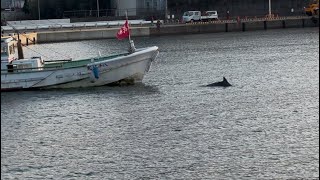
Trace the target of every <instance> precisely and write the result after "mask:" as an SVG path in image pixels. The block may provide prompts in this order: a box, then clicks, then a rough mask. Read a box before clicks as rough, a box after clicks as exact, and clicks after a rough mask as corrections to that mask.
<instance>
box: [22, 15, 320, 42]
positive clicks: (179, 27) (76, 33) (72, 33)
mask: <svg viewBox="0 0 320 180" xmlns="http://www.w3.org/2000/svg"><path fill="white" fill-rule="evenodd" d="M304 27H319V18H310V17H301V18H291V19H288V18H278V19H264V18H261V19H241V20H239V21H236V20H224V21H213V22H198V23H189V24H171V25H170V24H166V25H160V28H157V27H156V26H151V27H143V26H141V27H132V28H131V36H132V37H138V36H161V35H174V34H196V33H217V32H237V31H256V30H269V29H283V28H304ZM118 30H119V28H103V29H102V28H96V29H74V30H70V29H68V30H59V31H58V30H52V31H45V32H38V33H36V35H34V34H33V35H32V38H33V39H34V40H35V41H36V43H47V42H61V41H77V40H91V39H108V38H115V36H116V33H117V31H118ZM27 35H28V34H27ZM23 38H25V40H24V39H23ZM26 42H27V41H26V37H22V43H23V44H26ZM29 43H30V40H29Z"/></svg>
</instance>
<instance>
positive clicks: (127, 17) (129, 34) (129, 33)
mask: <svg viewBox="0 0 320 180" xmlns="http://www.w3.org/2000/svg"><path fill="white" fill-rule="evenodd" d="M126 20H127V22H128V31H129V42H130V43H131V35H130V26H129V21H128V10H126Z"/></svg>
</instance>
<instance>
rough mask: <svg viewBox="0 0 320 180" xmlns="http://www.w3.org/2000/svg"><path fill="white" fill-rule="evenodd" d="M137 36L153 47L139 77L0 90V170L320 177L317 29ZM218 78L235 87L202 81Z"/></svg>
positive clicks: (81, 44)
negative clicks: (152, 57)
mask: <svg viewBox="0 0 320 180" xmlns="http://www.w3.org/2000/svg"><path fill="white" fill-rule="evenodd" d="M133 40H134V41H135V45H136V47H137V48H139V47H145V46H153V45H156V46H158V47H159V49H160V54H159V56H158V58H157V60H156V61H155V62H154V64H152V67H151V69H150V71H149V72H148V73H147V74H146V76H145V78H144V80H143V83H141V84H136V85H132V86H120V87H119V86H112V87H109V86H104V87H96V88H79V89H67V90H48V91H45V90H41V91H18V92H2V93H1V179H15V178H16V179H319V29H318V28H299V29H279V30H267V31H254V32H234V33H231V32H230V33H214V34H195V35H177V36H159V37H137V38H134V39H133ZM127 47H128V42H127V41H125V40H122V41H118V40H116V39H106V40H90V41H76V42H62V43H53V44H41V45H40V44H39V45H31V46H28V47H26V48H24V53H25V57H29V56H38V55H39V54H37V53H40V54H41V55H43V56H44V58H46V59H45V60H48V59H62V58H67V57H74V58H75V59H80V58H84V57H88V58H89V57H93V56H96V55H98V54H99V51H100V53H101V54H110V53H117V52H123V51H125V50H126V49H127ZM36 52H37V53H36ZM223 77H226V78H227V79H228V81H229V83H230V84H232V86H231V87H226V88H223V87H204V86H203V85H206V84H209V83H213V82H217V81H222V78H223Z"/></svg>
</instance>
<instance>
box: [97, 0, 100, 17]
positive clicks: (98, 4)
mask: <svg viewBox="0 0 320 180" xmlns="http://www.w3.org/2000/svg"><path fill="white" fill-rule="evenodd" d="M97 11H98V17H100V16H99V0H97Z"/></svg>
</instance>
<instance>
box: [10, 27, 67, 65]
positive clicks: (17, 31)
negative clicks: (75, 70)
mask: <svg viewBox="0 0 320 180" xmlns="http://www.w3.org/2000/svg"><path fill="white" fill-rule="evenodd" d="M7 25H9V26H10V27H11V28H13V29H14V30H15V31H16V33H17V34H18V36H19V34H20V35H22V36H24V37H26V38H27V39H28V40H30V41H31V42H33V43H35V42H34V41H33V40H32V39H30V38H29V37H28V36H26V35H24V34H22V33H19V30H18V29H17V28H15V27H14V26H13V25H11V24H10V23H8V22H7ZM23 46H24V47H26V48H28V47H27V46H26V45H23ZM28 49H29V50H31V51H33V52H36V53H38V54H40V55H41V56H44V57H46V58H48V59H50V58H49V57H48V56H45V55H43V54H41V53H39V52H37V51H35V50H32V49H30V48H28ZM47 49H48V50H51V51H53V52H55V53H57V54H59V55H62V56H64V57H66V58H67V59H72V58H71V57H70V56H66V55H65V54H62V53H59V52H57V51H54V50H52V49H49V48H47Z"/></svg>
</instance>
